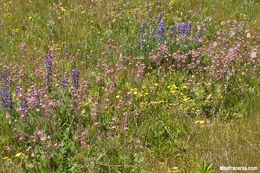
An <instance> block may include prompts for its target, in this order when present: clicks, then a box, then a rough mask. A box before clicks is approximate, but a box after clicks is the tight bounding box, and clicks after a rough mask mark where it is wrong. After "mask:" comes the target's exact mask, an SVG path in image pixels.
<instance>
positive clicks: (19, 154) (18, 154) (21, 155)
mask: <svg viewBox="0 0 260 173" xmlns="http://www.w3.org/2000/svg"><path fill="white" fill-rule="evenodd" d="M23 156H24V154H23V153H22V152H19V153H16V155H15V157H23Z"/></svg>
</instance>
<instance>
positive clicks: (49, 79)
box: [45, 54, 53, 92]
mask: <svg viewBox="0 0 260 173" xmlns="http://www.w3.org/2000/svg"><path fill="white" fill-rule="evenodd" d="M52 61H53V57H52V56H51V55H49V54H47V55H46V56H45V63H46V72H47V74H46V83H47V89H48V92H51V83H52Z"/></svg>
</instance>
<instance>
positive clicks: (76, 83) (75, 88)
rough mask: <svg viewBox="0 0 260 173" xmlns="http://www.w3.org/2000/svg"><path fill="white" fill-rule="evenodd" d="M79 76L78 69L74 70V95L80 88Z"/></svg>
mask: <svg viewBox="0 0 260 173" xmlns="http://www.w3.org/2000/svg"><path fill="white" fill-rule="evenodd" d="M79 75H80V71H79V70H77V69H74V70H72V95H73V94H74V93H75V92H76V91H77V89H78V88H79Z"/></svg>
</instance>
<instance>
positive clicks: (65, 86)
mask: <svg viewBox="0 0 260 173" xmlns="http://www.w3.org/2000/svg"><path fill="white" fill-rule="evenodd" d="M61 86H62V88H63V89H67V88H68V86H69V79H68V75H67V74H65V77H64V78H63V79H62V81H61Z"/></svg>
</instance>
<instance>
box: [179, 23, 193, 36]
mask: <svg viewBox="0 0 260 173" xmlns="http://www.w3.org/2000/svg"><path fill="white" fill-rule="evenodd" d="M190 29H191V23H190V22H189V21H188V22H181V23H179V25H178V28H177V32H178V33H179V34H181V35H189V34H190Z"/></svg>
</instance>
